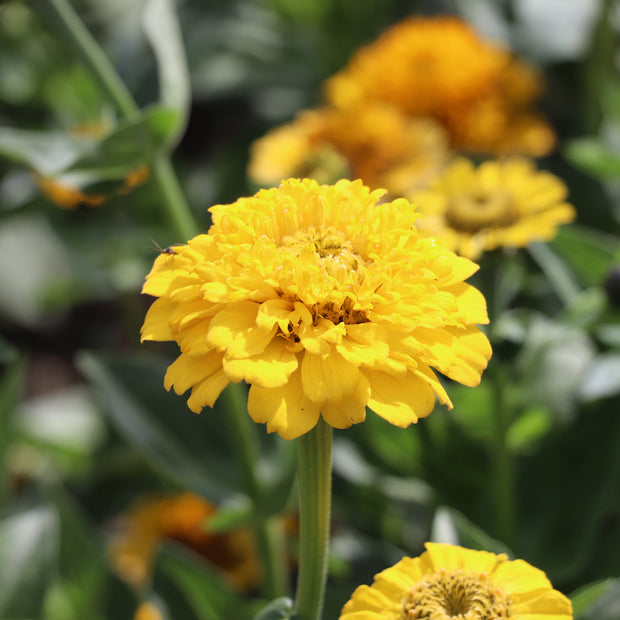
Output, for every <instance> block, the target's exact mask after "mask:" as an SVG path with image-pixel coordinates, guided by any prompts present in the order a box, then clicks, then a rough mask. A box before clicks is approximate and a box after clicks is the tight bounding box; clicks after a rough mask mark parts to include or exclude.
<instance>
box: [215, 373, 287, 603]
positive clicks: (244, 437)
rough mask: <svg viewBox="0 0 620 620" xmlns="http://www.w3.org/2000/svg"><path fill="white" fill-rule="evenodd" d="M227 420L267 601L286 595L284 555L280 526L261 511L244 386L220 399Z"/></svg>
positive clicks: (256, 459) (255, 450)
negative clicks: (249, 508)
mask: <svg viewBox="0 0 620 620" xmlns="http://www.w3.org/2000/svg"><path fill="white" fill-rule="evenodd" d="M220 398H222V399H223V405H224V407H225V408H226V412H227V414H228V417H229V419H230V424H231V435H232V438H233V441H232V443H233V445H234V447H235V449H236V451H237V456H238V459H239V463H240V464H241V468H242V471H243V476H244V478H245V486H246V491H247V493H248V495H249V497H250V499H251V500H252V504H253V506H254V518H253V526H254V536H255V538H256V544H257V547H258V552H259V556H260V558H261V560H262V562H263V569H264V578H263V590H264V592H263V594H264V596H265V597H266V598H268V599H274V598H277V597H280V596H285V595H286V594H287V593H288V581H287V576H286V555H285V549H284V544H283V536H282V527H281V526H280V524H279V523H277V522H276V521H275V519H273V518H271V519H270V518H266V517H265V516H264V515H263V514H262V513H261V510H260V506H261V504H262V497H263V494H264V493H263V487H262V485H261V482H260V479H259V477H258V475H257V471H258V462H259V450H258V441H257V437H256V433H255V428H254V423H253V422H252V421H251V419H250V417H249V416H248V414H247V396H246V394H245V390H244V389H243V385H242V384H240V383H237V384H235V383H231V384H230V385H229V386H228V387H227V388H226V389H225V390H224V392H223V393H222V396H221V397H220Z"/></svg>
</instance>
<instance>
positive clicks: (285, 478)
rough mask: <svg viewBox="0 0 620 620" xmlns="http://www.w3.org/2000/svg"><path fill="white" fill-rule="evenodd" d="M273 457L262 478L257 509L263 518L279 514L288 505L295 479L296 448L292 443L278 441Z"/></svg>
mask: <svg viewBox="0 0 620 620" xmlns="http://www.w3.org/2000/svg"><path fill="white" fill-rule="evenodd" d="M274 452H275V455H274V458H273V459H272V460H271V462H268V465H269V468H268V475H265V476H263V493H262V495H261V497H260V505H259V506H258V509H259V511H260V513H261V514H262V515H263V516H264V517H270V516H273V515H277V514H280V513H281V512H282V511H283V510H284V509H285V508H286V505H287V504H288V502H289V500H290V497H291V493H292V490H293V485H294V484H295V480H296V479H297V454H298V452H297V446H296V445H295V442H294V441H279V442H277V443H276V445H275V451H274Z"/></svg>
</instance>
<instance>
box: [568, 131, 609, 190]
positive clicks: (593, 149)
mask: <svg viewBox="0 0 620 620" xmlns="http://www.w3.org/2000/svg"><path fill="white" fill-rule="evenodd" d="M564 155H565V156H566V158H567V159H568V160H569V161H570V162H572V163H573V164H574V165H575V166H577V167H578V168H581V169H582V170H583V171H584V172H587V173H588V174H590V175H592V176H594V177H596V178H598V179H602V180H607V179H613V178H615V177H618V176H620V154H619V153H614V152H613V151H612V150H611V149H609V148H608V147H607V146H605V145H604V144H603V143H602V141H601V140H599V139H598V138H577V139H575V140H571V141H570V142H569V143H568V145H567V146H566V148H565V149H564Z"/></svg>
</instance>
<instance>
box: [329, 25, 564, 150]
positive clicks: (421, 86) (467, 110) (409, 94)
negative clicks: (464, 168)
mask: <svg viewBox="0 0 620 620" xmlns="http://www.w3.org/2000/svg"><path fill="white" fill-rule="evenodd" d="M540 91H541V80H540V78H539V76H538V75H537V74H536V73H535V71H534V70H533V69H531V68H530V67H528V66H526V65H525V64H523V63H521V62H519V61H518V60H516V59H515V58H513V57H512V56H511V55H510V53H509V52H508V51H506V50H505V49H503V48H502V47H500V46H498V45H494V44H491V43H488V42H486V41H484V40H483V39H481V38H480V37H479V36H478V34H477V33H476V32H475V31H474V30H473V29H472V28H471V27H470V26H469V25H468V24H467V23H465V22H463V21H462V20H460V19H458V18H457V17H452V16H439V17H419V16H418V17H410V18H407V19H405V20H403V21H401V22H399V23H397V24H396V25H395V26H393V27H392V28H390V29H388V30H387V31H385V32H384V33H383V34H382V35H381V36H380V37H379V38H378V39H377V40H376V41H375V42H373V43H371V44H370V45H368V46H366V47H363V48H361V49H360V50H358V51H357V52H356V53H355V54H354V55H353V57H352V58H351V60H350V61H349V63H348V64H347V66H345V67H344V69H342V70H341V71H340V72H338V73H336V74H335V75H334V76H332V77H331V78H330V79H328V80H327V82H326V85H325V93H326V97H327V100H328V102H329V103H330V104H332V105H335V106H336V107H340V108H350V107H359V106H361V105H367V104H368V103H369V102H373V101H383V102H387V103H390V104H392V105H394V106H396V107H397V108H398V109H399V110H401V111H403V112H404V113H405V114H408V115H411V116H424V117H433V118H435V119H437V120H438V121H439V122H441V123H442V124H443V125H444V126H445V127H446V129H447V130H448V131H449V133H450V136H451V140H452V145H453V146H454V147H455V148H458V149H464V150H472V151H483V152H488V153H505V152H513V153H522V154H528V155H533V156H540V155H543V154H546V153H547V152H548V151H549V150H550V149H551V148H552V147H553V145H554V141H555V137H554V133H553V130H552V129H551V127H550V125H549V124H548V123H547V122H546V121H545V120H544V119H543V118H542V117H541V116H538V115H536V114H535V113H534V112H533V110H532V106H533V105H534V103H535V102H536V100H537V98H538V97H539V95H540Z"/></svg>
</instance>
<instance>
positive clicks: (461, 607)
mask: <svg viewBox="0 0 620 620" xmlns="http://www.w3.org/2000/svg"><path fill="white" fill-rule="evenodd" d="M426 549H427V550H426V551H425V552H424V553H423V554H422V555H421V556H420V557H417V558H408V557H405V558H403V559H402V560H401V561H400V562H398V563H397V564H395V565H394V566H392V567H391V568H388V569H386V570H384V571H382V572H381V573H379V574H378V575H376V576H375V580H374V583H373V584H372V586H366V585H363V586H359V587H358V588H357V589H356V590H355V592H354V593H353V595H352V597H351V599H350V600H349V601H348V602H347V603H346V604H345V606H344V607H343V609H342V613H341V615H340V620H451V619H453V620H501V619H503V618H510V619H512V620H519V619H522V620H570V619H571V618H572V617H573V613H572V606H571V602H570V601H569V599H568V598H566V597H565V596H564V595H563V594H561V593H560V592H558V591H557V590H554V589H553V587H552V585H551V583H550V582H549V580H548V579H547V577H546V576H545V574H544V573H543V572H542V571H541V570H539V569H537V568H534V567H533V566H531V565H530V564H528V563H527V562H524V561H523V560H514V561H509V560H508V559H507V557H506V556H505V555H495V554H494V553H488V552H486V551H473V550H471V549H464V548H463V547H456V546H452V545H446V544H437V543H427V544H426Z"/></svg>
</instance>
